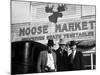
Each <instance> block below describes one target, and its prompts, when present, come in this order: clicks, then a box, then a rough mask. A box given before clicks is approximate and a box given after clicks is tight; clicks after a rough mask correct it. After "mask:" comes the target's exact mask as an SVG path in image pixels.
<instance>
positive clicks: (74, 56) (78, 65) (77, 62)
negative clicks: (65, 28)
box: [70, 41, 83, 70]
mask: <svg viewBox="0 0 100 75" xmlns="http://www.w3.org/2000/svg"><path fill="white" fill-rule="evenodd" d="M77 45H78V43H76V41H70V47H71V49H72V53H71V63H72V70H82V69H83V62H82V57H83V54H82V53H81V52H80V51H77Z"/></svg>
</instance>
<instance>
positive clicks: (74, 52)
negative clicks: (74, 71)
mask: <svg viewBox="0 0 100 75" xmlns="http://www.w3.org/2000/svg"><path fill="white" fill-rule="evenodd" d="M75 54H76V50H75V51H73V59H74V58H75Z"/></svg>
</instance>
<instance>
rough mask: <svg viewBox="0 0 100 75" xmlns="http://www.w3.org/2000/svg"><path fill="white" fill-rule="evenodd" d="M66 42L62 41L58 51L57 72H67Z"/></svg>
mask: <svg viewBox="0 0 100 75" xmlns="http://www.w3.org/2000/svg"><path fill="white" fill-rule="evenodd" d="M65 47H66V41H65V40H63V39H60V41H59V48H58V49H57V50H56V54H57V71H66V66H65V65H66V58H67V51H65Z"/></svg>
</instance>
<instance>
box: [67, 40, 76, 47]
mask: <svg viewBox="0 0 100 75" xmlns="http://www.w3.org/2000/svg"><path fill="white" fill-rule="evenodd" d="M77 44H78V43H77V42H76V41H74V40H73V41H70V43H69V45H70V46H74V45H77Z"/></svg>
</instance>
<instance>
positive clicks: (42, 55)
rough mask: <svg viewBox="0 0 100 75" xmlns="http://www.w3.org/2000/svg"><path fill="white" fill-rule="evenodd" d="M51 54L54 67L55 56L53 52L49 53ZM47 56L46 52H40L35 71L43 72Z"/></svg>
mask: <svg viewBox="0 0 100 75" xmlns="http://www.w3.org/2000/svg"><path fill="white" fill-rule="evenodd" d="M51 53H52V55H53V59H54V65H55V67H56V54H55V52H53V51H51ZM47 54H48V51H42V52H40V56H39V58H38V63H37V71H38V72H40V73H41V72H45V66H46V64H47Z"/></svg>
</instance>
